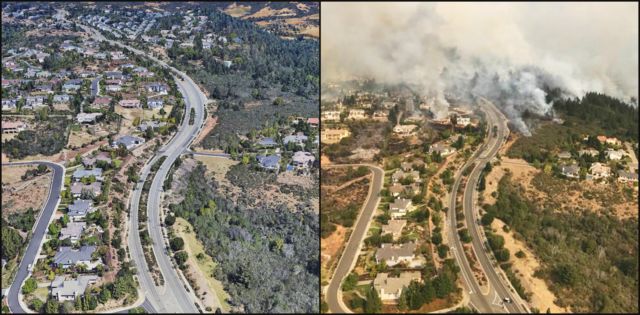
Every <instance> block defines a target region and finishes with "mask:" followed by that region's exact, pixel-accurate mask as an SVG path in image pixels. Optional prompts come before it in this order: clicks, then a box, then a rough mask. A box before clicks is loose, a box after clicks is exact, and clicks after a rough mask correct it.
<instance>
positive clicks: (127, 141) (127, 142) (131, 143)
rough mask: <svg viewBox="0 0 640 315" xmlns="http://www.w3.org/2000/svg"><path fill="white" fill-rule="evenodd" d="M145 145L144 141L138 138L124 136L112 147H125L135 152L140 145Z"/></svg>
mask: <svg viewBox="0 0 640 315" xmlns="http://www.w3.org/2000/svg"><path fill="white" fill-rule="evenodd" d="M143 143H144V139H143V138H140V137H136V136H130V135H124V136H122V137H120V138H118V139H116V141H114V142H113V143H112V144H111V146H112V147H114V148H117V147H118V146H119V145H121V144H122V145H124V146H125V148H127V150H133V149H135V148H136V147H138V146H139V145H141V144H143Z"/></svg>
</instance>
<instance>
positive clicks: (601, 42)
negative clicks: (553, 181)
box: [321, 2, 638, 134]
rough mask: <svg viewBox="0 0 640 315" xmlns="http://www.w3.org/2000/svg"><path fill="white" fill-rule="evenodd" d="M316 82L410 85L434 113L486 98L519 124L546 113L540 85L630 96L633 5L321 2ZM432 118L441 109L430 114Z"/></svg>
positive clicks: (572, 92)
mask: <svg viewBox="0 0 640 315" xmlns="http://www.w3.org/2000/svg"><path fill="white" fill-rule="evenodd" d="M321 6H322V7H321V8H322V15H321V16H322V21H321V23H322V36H321V45H322V46H321V48H322V52H321V58H322V69H321V71H322V80H323V81H324V82H332V81H340V80H345V79H351V78H356V77H358V78H362V77H367V78H374V79H376V81H379V82H384V83H390V84H396V83H397V84H410V85H412V86H413V87H414V88H417V89H419V90H420V91H419V92H420V93H422V94H423V95H425V96H427V98H428V99H429V100H430V102H431V103H430V105H431V106H432V108H433V109H434V110H433V111H434V112H435V113H436V116H443V115H446V113H447V108H448V106H449V103H448V101H447V99H446V98H445V97H446V96H448V95H455V96H456V97H458V98H461V99H462V100H465V101H467V102H469V105H471V104H473V101H474V100H475V99H476V98H477V97H485V98H487V99H490V100H492V101H493V102H494V103H495V104H496V105H498V106H500V107H501V108H502V109H503V111H504V112H505V114H506V115H507V116H508V117H509V118H510V119H511V121H512V123H513V124H515V125H516V126H517V127H518V128H519V129H520V130H521V131H522V132H524V133H525V134H527V133H528V129H527V127H526V125H525V124H524V122H523V121H522V119H521V114H522V113H523V112H524V111H525V110H528V111H530V112H532V113H536V114H540V115H545V114H549V113H550V110H551V106H552V104H549V103H547V102H546V100H545V95H546V94H545V92H544V90H543V89H544V87H550V88H555V87H557V88H560V89H562V91H563V93H564V94H565V95H566V96H575V97H580V96H583V95H584V94H585V93H586V92H588V91H597V92H603V93H606V94H609V95H611V96H615V97H618V98H621V99H623V100H626V101H628V100H629V99H630V98H631V97H633V98H635V99H637V97H638V92H637V90H638V4H637V3H406V2H400V3H367V4H363V3H329V2H323V3H322V4H321ZM437 118H440V117H437Z"/></svg>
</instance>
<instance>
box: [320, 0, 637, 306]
mask: <svg viewBox="0 0 640 315" xmlns="http://www.w3.org/2000/svg"><path fill="white" fill-rule="evenodd" d="M321 11H322V15H321V26H322V32H321V81H322V82H321V86H322V87H321V110H320V115H321V130H320V142H321V154H320V159H321V170H320V173H321V176H320V181H321V190H320V244H321V253H320V255H321V256H320V285H321V302H320V303H321V304H320V309H321V312H322V313H387V314H388V313H428V312H437V313H494V314H495V313H576V312H578V313H637V312H638V160H637V157H638V131H639V130H638V120H639V119H638V101H637V100H638V4H637V3H613V4H612V3H588V4H587V3H571V4H569V3H544V4H543V3H536V4H529V3H505V4H502V3H501V4H497V3H492V4H485V3H481V4H474V3H406V2H401V3H379V2H378V3H368V4H366V5H363V4H362V3H337V2H331V3H329V2H322V3H321Z"/></svg>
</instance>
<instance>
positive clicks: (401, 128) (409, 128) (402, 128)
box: [393, 125, 418, 137]
mask: <svg viewBox="0 0 640 315" xmlns="http://www.w3.org/2000/svg"><path fill="white" fill-rule="evenodd" d="M416 128H418V126H416V125H396V126H395V127H393V132H395V133H396V134H397V135H398V136H400V137H409V136H412V135H413V134H414V130H415V129H416Z"/></svg>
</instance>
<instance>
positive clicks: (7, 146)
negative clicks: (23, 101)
mask: <svg viewBox="0 0 640 315" xmlns="http://www.w3.org/2000/svg"><path fill="white" fill-rule="evenodd" d="M66 129H67V120H66V119H65V118H63V117H52V118H50V119H49V120H48V121H47V122H46V123H43V124H40V125H38V128H37V129H36V130H23V131H21V132H20V133H18V135H17V136H16V137H15V138H13V139H11V140H8V141H5V142H4V143H3V144H2V151H3V152H5V153H6V154H7V155H8V156H9V157H11V158H15V159H21V158H24V157H26V156H28V155H35V154H42V155H52V154H55V153H58V152H60V151H61V150H62V149H63V148H64V146H65V145H66V144H67V138H68V133H67V131H66Z"/></svg>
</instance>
